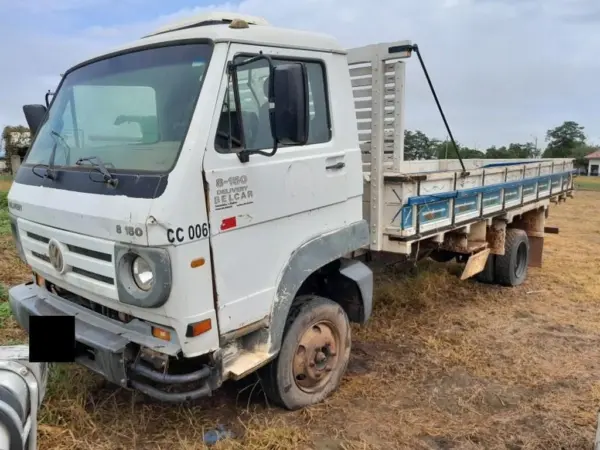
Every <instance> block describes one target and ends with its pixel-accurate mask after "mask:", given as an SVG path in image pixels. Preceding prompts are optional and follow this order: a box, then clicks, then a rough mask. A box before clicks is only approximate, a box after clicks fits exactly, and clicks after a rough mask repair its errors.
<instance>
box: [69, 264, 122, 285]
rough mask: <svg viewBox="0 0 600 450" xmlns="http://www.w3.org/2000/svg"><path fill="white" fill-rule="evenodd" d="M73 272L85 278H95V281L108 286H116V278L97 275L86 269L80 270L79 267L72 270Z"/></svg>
mask: <svg viewBox="0 0 600 450" xmlns="http://www.w3.org/2000/svg"><path fill="white" fill-rule="evenodd" d="M71 270H72V271H73V273H78V274H79V275H83V276H84V277H88V278H93V279H94V280H98V281H101V282H103V283H106V284H115V280H114V278H111V277H105V276H103V275H99V274H97V273H93V272H90V271H88V270H85V269H80V268H79V267H73V268H71Z"/></svg>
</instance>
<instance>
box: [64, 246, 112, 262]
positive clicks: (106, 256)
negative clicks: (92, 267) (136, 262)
mask: <svg viewBox="0 0 600 450" xmlns="http://www.w3.org/2000/svg"><path fill="white" fill-rule="evenodd" d="M67 247H68V249H69V251H72V252H73V253H79V254H80V255H83V256H89V257H90V258H96V259H100V260H102V261H106V262H111V261H112V255H109V254H108V253H101V252H97V251H95V250H90V249H89V248H82V247H78V246H76V245H67Z"/></svg>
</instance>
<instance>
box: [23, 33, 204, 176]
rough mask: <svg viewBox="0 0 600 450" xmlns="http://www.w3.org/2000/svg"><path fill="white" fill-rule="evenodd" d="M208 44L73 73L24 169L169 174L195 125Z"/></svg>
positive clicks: (136, 55) (123, 58) (129, 56)
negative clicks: (97, 163) (84, 164)
mask: <svg viewBox="0 0 600 450" xmlns="http://www.w3.org/2000/svg"><path fill="white" fill-rule="evenodd" d="M211 50H212V46H210V45H209V44H185V45H174V46H168V47H160V48H152V49H147V50H142V51H136V52H132V53H126V54H122V55H119V56H114V57H110V58H107V59H103V60H100V61H97V62H94V63H91V64H88V65H85V66H82V67H80V68H78V69H75V70H74V71H73V72H71V73H69V74H68V75H67V76H66V77H65V79H64V81H63V83H62V85H61V88H60V90H59V91H58V93H57V94H56V97H55V98H54V101H53V103H52V107H51V108H50V111H49V114H48V120H47V121H46V122H45V123H44V125H43V126H42V127H41V128H40V130H39V132H38V135H37V137H36V139H35V142H34V143H33V145H32V147H31V150H30V152H29V154H28V155H27V159H26V160H25V164H48V163H49V159H50V155H51V153H52V148H53V147H54V146H56V149H55V155H54V164H55V165H56V167H78V166H77V165H76V162H77V160H78V159H79V158H86V157H90V156H95V157H99V158H101V159H102V161H104V164H105V165H106V167H107V168H108V169H109V170H113V169H117V170H126V171H135V172H137V171H150V172H168V171H170V170H171V169H172V167H173V166H174V165H175V161H176V160H177V156H178V154H179V150H180V148H181V145H182V143H183V140H184V138H185V135H186V133H187V129H188V126H189V124H190V121H191V119H192V115H193V112H194V107H195V105H196V100H197V98H198V95H199V93H200V89H201V85H202V81H203V79H204V74H205V69H206V67H207V65H208V61H209V59H210V54H211Z"/></svg>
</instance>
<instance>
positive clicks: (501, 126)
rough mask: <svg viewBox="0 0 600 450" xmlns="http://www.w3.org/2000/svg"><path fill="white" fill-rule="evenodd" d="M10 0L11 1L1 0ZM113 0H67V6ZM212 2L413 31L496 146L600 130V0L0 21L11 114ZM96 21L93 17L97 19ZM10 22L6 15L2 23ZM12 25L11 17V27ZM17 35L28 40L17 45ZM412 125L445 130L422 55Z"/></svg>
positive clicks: (348, 39)
mask: <svg viewBox="0 0 600 450" xmlns="http://www.w3.org/2000/svg"><path fill="white" fill-rule="evenodd" d="M0 1H2V0H0ZM92 1H105V2H109V1H111V0H60V2H62V3H63V5H67V4H71V5H75V4H77V3H80V2H92ZM206 9H218V10H228V11H231V10H237V11H241V12H244V13H248V14H252V15H259V16H264V17H266V18H267V19H268V20H269V21H270V22H271V23H272V24H276V25H278V26H283V27H292V28H302V29H309V30H316V31H322V32H323V31H324V32H327V33H329V34H332V35H334V36H336V37H337V38H338V39H339V40H340V41H341V42H342V43H343V44H344V45H346V46H348V47H350V46H355V45H363V44H368V43H372V42H382V41H393V40H402V39H411V40H413V41H414V42H417V43H418V44H419V47H420V48H421V50H422V52H423V56H424V58H425V62H426V63H427V65H428V69H429V71H430V74H431V76H432V79H433V82H434V84H435V86H436V88H437V90H438V95H439V96H440V100H441V102H442V105H443V106H444V108H445V111H446V114H447V117H448V120H449V122H450V124H451V126H452V129H453V133H454V135H455V137H456V138H457V139H458V140H459V141H460V142H462V143H464V144H467V145H477V146H478V147H485V146H488V145H492V144H498V145H502V144H507V143H508V142H511V141H525V140H532V135H535V136H537V137H539V140H540V143H541V142H543V139H544V135H545V131H546V130H547V129H548V128H550V127H553V126H556V125H559V124H560V123H562V121H564V120H575V121H578V122H579V123H580V124H582V125H584V126H585V127H586V131H587V132H588V134H589V135H590V137H591V138H592V139H593V140H596V141H600V123H597V113H596V109H595V108H596V106H595V105H594V104H593V103H592V99H597V98H600V85H599V84H598V83H597V82H596V78H597V75H596V74H597V72H598V71H599V70H600V61H599V60H597V59H596V58H595V57H594V51H595V49H597V48H598V46H599V45H600V27H597V24H594V23H592V20H591V18H590V16H592V17H593V15H594V14H598V20H600V13H599V9H600V8H599V7H598V6H597V4H596V2H595V0H570V1H565V0H420V1H419V2H416V1H410V0H377V1H371V2H367V1H364V0H360V1H359V0H305V1H303V2H298V1H297V0H279V1H278V2H277V7H276V8H274V7H273V2H272V1H271V0H245V1H242V2H241V3H239V4H236V3H232V2H229V3H221V4H215V5H210V6H209V7H207V8H193V9H184V10H180V11H176V12H174V13H173V14H170V15H168V16H163V17H157V18H156V19H155V20H152V21H148V22H143V23H133V24H129V25H126V26H123V25H119V26H114V27H100V26H94V27H90V28H88V29H86V30H84V31H81V32H79V33H78V34H77V35H74V36H68V35H60V34H55V35H43V34H42V33H39V35H35V34H34V33H31V31H30V32H28V33H25V32H22V31H16V32H13V35H12V36H11V39H10V42H6V39H5V36H2V34H3V33H4V31H0V54H3V55H4V54H8V55H10V58H9V59H11V58H12V60H13V61H14V63H13V64H11V66H10V67H8V68H3V70H2V72H0V85H1V86H3V87H4V90H5V92H3V95H2V96H1V98H2V99H3V100H2V103H0V125H2V124H4V123H9V122H10V123H16V122H23V120H22V118H21V117H22V116H21V109H20V105H22V104H23V103H27V102H40V101H41V100H42V98H43V94H44V93H45V91H46V90H47V89H48V88H49V87H52V84H53V83H54V80H55V79H56V80H57V78H55V77H57V76H58V74H59V73H61V72H63V71H64V70H65V69H66V68H67V67H68V66H69V65H71V64H73V63H75V62H77V61H78V60H80V59H82V58H85V57H87V56H91V55H92V54H95V53H98V52H101V51H103V50H105V49H107V48H109V47H112V46H114V45H117V44H120V43H122V42H125V41H129V40H132V39H135V38H136V37H138V36H141V35H143V34H145V33H147V32H149V31H151V30H153V29H155V28H157V27H158V26H160V25H162V24H164V23H166V22H169V21H172V20H176V19H178V18H182V17H184V16H185V15H188V14H194V13H198V12H201V11H202V10H206ZM88 20H89V19H88ZM0 25H1V24H0ZM594 25H595V26H594ZM2 29H4V27H2ZM15 43H18V45H15ZM408 77H409V78H408V82H407V97H408V98H407V108H406V114H407V118H406V124H407V127H409V128H412V129H415V128H419V129H422V130H423V131H425V132H426V133H427V134H430V135H435V136H438V137H444V136H445V134H446V133H445V130H444V128H443V123H442V121H441V118H440V117H439V115H438V114H437V111H436V108H435V104H434V102H433V99H432V97H431V94H430V93H429V91H428V88H427V85H426V83H425V80H424V77H423V76H422V74H421V72H420V68H419V66H418V61H417V60H416V58H414V59H413V60H412V61H410V62H409V70H408Z"/></svg>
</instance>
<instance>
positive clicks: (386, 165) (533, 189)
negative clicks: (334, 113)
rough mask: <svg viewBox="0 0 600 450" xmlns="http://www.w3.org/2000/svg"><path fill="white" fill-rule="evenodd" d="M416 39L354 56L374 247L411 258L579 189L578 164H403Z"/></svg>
mask: <svg viewBox="0 0 600 450" xmlns="http://www.w3.org/2000/svg"><path fill="white" fill-rule="evenodd" d="M410 45H411V43H410V41H399V42H394V43H388V44H377V45H371V46H367V47H361V48H356V49H351V50H349V51H348V64H349V70H350V75H351V81H352V88H353V94H354V100H355V109H356V119H357V133H358V137H359V144H360V149H361V152H362V156H363V181H364V194H363V215H364V218H365V219H366V220H367V221H368V222H369V224H370V231H371V242H370V250H374V251H388V252H394V253H403V254H410V253H411V252H412V251H413V249H412V244H413V243H416V242H419V241H421V240H424V239H429V240H433V241H435V242H439V243H442V242H443V241H444V235H445V233H448V232H453V233H456V232H457V231H458V232H464V233H468V232H469V226H470V224H474V223H478V222H482V221H485V222H486V223H487V225H491V224H492V222H493V220H498V219H501V220H503V221H505V222H506V223H510V222H512V221H513V219H514V218H515V217H517V218H518V217H520V216H522V215H523V214H524V213H527V212H529V211H537V210H544V211H545V210H547V208H548V207H549V205H550V203H551V202H556V203H558V202H559V201H563V200H565V199H566V198H567V197H568V196H570V195H571V192H572V190H573V173H574V166H573V163H574V161H573V159H543V160H542V159H507V160H497V159H465V160H463V164H464V170H463V167H462V166H461V163H460V161H459V160H455V159H452V160H416V161H404V87H405V63H404V62H403V61H402V59H405V58H407V57H409V56H410V52H407V51H405V49H406V47H407V46H410Z"/></svg>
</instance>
